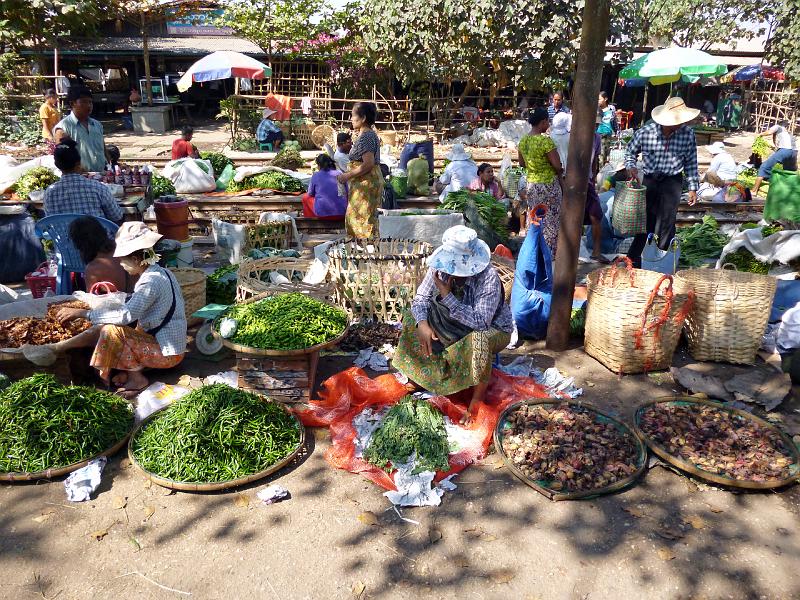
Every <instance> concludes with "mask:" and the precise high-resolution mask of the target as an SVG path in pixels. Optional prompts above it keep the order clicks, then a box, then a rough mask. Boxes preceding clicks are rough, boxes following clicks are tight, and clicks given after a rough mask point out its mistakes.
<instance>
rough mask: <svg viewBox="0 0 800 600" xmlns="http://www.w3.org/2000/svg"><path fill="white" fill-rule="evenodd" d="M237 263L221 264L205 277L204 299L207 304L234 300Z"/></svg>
mask: <svg viewBox="0 0 800 600" xmlns="http://www.w3.org/2000/svg"><path fill="white" fill-rule="evenodd" d="M238 270H239V265H223V266H221V267H220V268H219V269H217V270H216V271H214V272H213V273H211V275H209V276H208V277H206V301H207V302H208V303H209V304H233V303H234V302H236V282H237V281H238V277H237V271H238Z"/></svg>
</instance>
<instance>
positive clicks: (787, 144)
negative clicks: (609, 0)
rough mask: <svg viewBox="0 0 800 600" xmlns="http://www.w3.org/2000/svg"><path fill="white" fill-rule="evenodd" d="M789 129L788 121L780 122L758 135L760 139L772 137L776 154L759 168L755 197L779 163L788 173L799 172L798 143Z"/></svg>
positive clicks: (754, 188) (754, 190)
mask: <svg viewBox="0 0 800 600" xmlns="http://www.w3.org/2000/svg"><path fill="white" fill-rule="evenodd" d="M787 127H789V122H788V121H778V123H777V124H775V125H773V126H772V127H770V128H769V129H767V130H766V131H762V132H761V133H759V134H758V137H767V136H768V135H771V136H772V145H773V146H774V147H775V152H773V153H772V154H771V155H770V157H769V158H768V159H767V160H765V161H764V162H763V163H761V166H760V167H759V168H758V177H756V181H755V183H754V184H753V192H752V193H753V196H755V195H756V194H758V188H760V187H761V182H762V181H764V180H765V179H766V180H767V181H769V178H770V175H772V169H773V167H775V165H777V164H778V163H780V164H781V165H782V166H783V168H784V169H785V170H786V171H796V170H797V143H796V142H795V139H794V136H793V135H792V134H791V133H790V132H789V130H788V129H787Z"/></svg>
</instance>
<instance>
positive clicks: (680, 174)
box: [625, 97, 700, 267]
mask: <svg viewBox="0 0 800 600" xmlns="http://www.w3.org/2000/svg"><path fill="white" fill-rule="evenodd" d="M699 114H700V110H699V109H696V108H689V107H688V106H686V103H685V102H684V101H683V99H682V98H678V97H674V98H669V99H668V100H667V101H666V102H665V103H664V104H662V105H661V106H656V107H655V108H654V109H653V112H652V117H653V120H652V121H650V122H649V123H647V124H646V125H645V126H644V127H642V128H641V129H639V130H638V131H637V132H636V133H635V134H634V135H633V139H632V140H631V142H630V143H629V144H628V146H627V147H626V148H625V166H626V167H627V169H628V173H629V174H630V176H631V177H632V178H634V177H637V176H638V174H639V170H638V168H637V167H636V159H637V157H638V156H639V154H641V155H642V162H643V169H642V170H643V171H644V179H643V183H644V187H645V188H647V193H646V196H645V197H646V203H647V233H643V234H640V235H637V236H636V237H635V238H634V240H633V243H632V244H631V247H630V250H629V251H628V257H629V258H630V259H631V260H632V261H633V263H634V265H635V266H637V267H639V266H641V263H642V250H644V245H645V243H646V242H647V235H648V234H650V233H652V234H654V235H655V236H656V238H657V239H658V247H659V248H661V249H662V250H667V249H668V248H669V245H670V243H671V242H672V238H674V237H675V217H676V216H677V214H678V204H680V201H681V195H682V194H683V178H684V176H685V177H686V180H687V182H688V184H689V204H690V205H694V204H695V203H696V202H697V188H698V187H699V185H700V181H699V175H698V172H697V144H696V142H695V137H694V130H692V128H691V127H688V126H687V124H688V123H690V122H691V121H694V120H695V119H696V118H697V117H698V115H699Z"/></svg>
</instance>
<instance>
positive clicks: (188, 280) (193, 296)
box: [170, 267, 206, 321]
mask: <svg viewBox="0 0 800 600" xmlns="http://www.w3.org/2000/svg"><path fill="white" fill-rule="evenodd" d="M170 271H172V274H173V275H175V279H177V280H178V284H179V285H180V286H181V294H182V295H183V304H184V307H185V308H186V320H187V321H189V320H191V316H192V313H195V312H197V311H198V310H200V309H201V308H203V307H204V306H205V305H206V274H205V273H204V272H203V271H202V270H200V269H192V268H188V267H187V268H185V269H183V268H181V269H170Z"/></svg>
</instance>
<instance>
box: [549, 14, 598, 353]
mask: <svg viewBox="0 0 800 600" xmlns="http://www.w3.org/2000/svg"><path fill="white" fill-rule="evenodd" d="M585 6H586V7H585V8H584V10H583V28H582V31H581V46H580V50H579V52H578V65H577V69H576V74H575V87H574V88H573V90H572V109H573V115H574V116H573V120H572V133H571V134H570V140H569V154H568V158H567V178H566V182H565V185H564V199H563V200H562V203H561V227H560V229H559V234H558V238H559V243H558V253H557V254H556V268H555V275H554V279H553V281H554V285H553V302H552V304H551V306H550V322H549V324H548V327H547V343H546V346H547V348H549V349H551V350H556V351H561V350H566V348H567V345H568V344H569V320H570V315H571V313H572V296H573V294H574V291H575V276H576V274H577V270H578V250H579V248H580V239H581V234H582V233H583V213H584V208H585V205H586V189H587V186H588V184H589V171H590V169H591V165H592V150H593V148H594V135H595V129H596V127H597V126H596V123H595V121H596V116H597V94H598V93H599V92H600V81H601V79H602V75H603V57H604V56H605V43H606V38H607V37H608V24H609V10H610V3H609V0H586V5H585Z"/></svg>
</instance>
